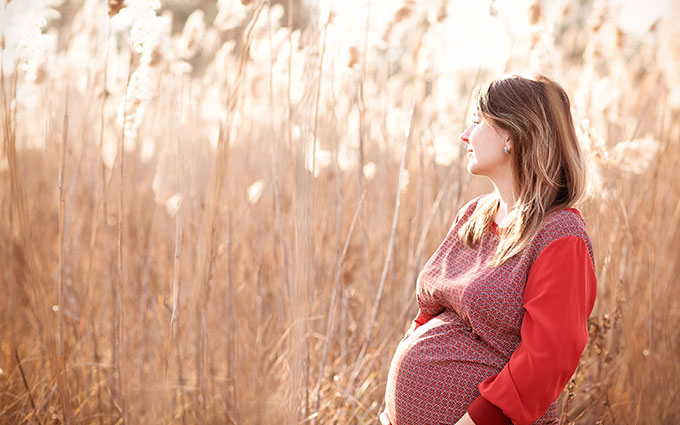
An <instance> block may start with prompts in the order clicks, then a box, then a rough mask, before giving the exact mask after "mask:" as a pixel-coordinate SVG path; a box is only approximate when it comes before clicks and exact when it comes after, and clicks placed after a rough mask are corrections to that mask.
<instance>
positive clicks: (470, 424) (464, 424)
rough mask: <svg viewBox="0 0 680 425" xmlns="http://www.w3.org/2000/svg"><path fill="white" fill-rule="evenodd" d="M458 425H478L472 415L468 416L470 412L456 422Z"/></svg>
mask: <svg viewBox="0 0 680 425" xmlns="http://www.w3.org/2000/svg"><path fill="white" fill-rule="evenodd" d="M456 425H476V424H475V423H474V421H473V420H472V418H471V417H470V415H468V412H465V414H464V415H463V417H462V418H460V419H459V420H458V422H456Z"/></svg>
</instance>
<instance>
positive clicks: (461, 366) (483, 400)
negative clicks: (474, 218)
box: [385, 197, 596, 425]
mask: <svg viewBox="0 0 680 425" xmlns="http://www.w3.org/2000/svg"><path fill="white" fill-rule="evenodd" d="M480 198H481V197H478V198H475V199H473V200H472V201H470V202H469V203H468V204H467V205H466V206H464V207H463V208H462V209H461V210H460V212H459V213H458V215H457V217H456V220H455V222H454V225H453V226H452V227H451V229H450V230H449V232H448V234H447V236H446V238H445V239H444V241H443V242H442V243H441V245H440V246H439V248H438V249H437V250H436V252H435V253H434V254H433V255H432V257H431V258H430V259H429V260H428V262H427V263H426V264H425V266H424V268H423V270H422V271H421V273H420V275H419V276H418V281H417V302H418V306H419V314H418V317H417V318H416V319H415V320H414V324H413V326H412V328H411V330H409V331H408V332H407V333H406V335H405V336H404V337H403V339H402V340H401V342H400V343H399V345H398V347H397V349H396V352H395V354H394V357H393V359H392V363H391V365H390V370H389V374H388V380H387V388H386V393H385V401H386V413H387V416H388V417H389V421H390V422H391V423H392V424H393V425H406V424H419V425H425V424H454V423H455V422H456V421H457V420H458V419H460V418H461V417H462V416H463V415H464V414H465V412H466V411H468V412H469V413H470V416H471V417H472V419H473V420H475V419H477V421H476V423H477V424H478V425H483V424H484V423H491V422H493V423H511V422H512V423H515V424H527V425H528V424H531V423H536V424H557V423H558V420H557V405H556V402H555V400H556V399H557V397H558V396H559V394H560V393H561V391H562V390H563V389H564V387H565V386H566V383H567V382H568V380H569V379H570V377H571V375H572V374H573V372H574V371H575V369H576V366H577V365H578V362H579V359H580V356H581V354H582V353H583V349H584V348H585V343H586V341H587V329H586V321H587V318H588V316H589V315H590V312H591V311H592V308H593V304H594V301H595V293H596V279H595V273H594V262H593V251H592V246H591V242H590V239H589V237H588V235H587V233H586V227H585V223H584V222H583V219H582V218H581V215H580V213H579V212H578V210H576V209H573V208H567V209H563V210H560V211H556V212H553V213H551V214H550V215H548V216H547V217H546V219H545V220H544V222H543V225H542V227H541V228H540V229H539V231H538V232H537V233H536V235H535V237H534V238H533V239H532V240H531V242H530V243H529V245H528V246H527V248H526V249H525V250H524V251H523V252H522V253H521V254H519V255H517V256H515V257H514V258H513V259H511V260H509V261H507V262H506V263H504V264H503V265H501V266H499V267H487V266H485V262H486V260H487V259H488V258H490V257H491V256H492V255H493V253H494V252H495V249H496V247H497V245H498V241H499V237H500V236H499V229H498V228H497V226H495V224H493V225H492V227H491V228H490V229H487V231H486V233H485V236H484V238H483V240H482V242H481V243H480V244H479V245H478V246H477V247H476V248H474V249H470V248H467V247H465V245H464V244H463V242H462V241H460V240H459V239H458V237H457V232H458V230H459V228H460V226H461V225H462V224H463V223H465V222H466V220H467V219H468V218H469V217H470V215H471V214H472V212H473V211H474V209H475V207H476V204H477V202H478V201H479V199H480ZM473 402H474V403H473ZM471 404H473V406H474V409H473V408H472V407H470V405H471ZM490 418H491V419H490ZM493 418H495V422H494V421H493V420H492V419H493ZM478 421H479V422H478Z"/></svg>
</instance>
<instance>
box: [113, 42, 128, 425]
mask: <svg viewBox="0 0 680 425" xmlns="http://www.w3.org/2000/svg"><path fill="white" fill-rule="evenodd" d="M132 59H133V52H132V50H131V51H130V63H129V66H128V76H127V83H126V84H125V95H124V99H123V125H122V126H121V128H120V142H119V144H118V157H119V158H120V166H119V169H118V171H119V174H118V178H119V182H118V255H117V262H116V263H117V264H116V265H117V267H116V272H117V275H116V279H114V280H115V284H114V298H115V303H116V308H115V314H114V320H113V323H114V345H113V359H114V361H113V363H114V367H115V371H116V372H117V375H116V379H115V382H116V391H117V393H118V397H120V404H121V408H122V415H123V418H122V419H123V421H124V422H127V407H126V400H125V393H124V390H123V388H124V386H123V371H122V369H121V363H120V351H121V345H122V344H123V327H122V326H121V324H123V323H124V316H123V314H124V313H123V300H122V295H121V292H122V288H123V213H124V211H123V177H124V165H125V123H126V121H127V90H128V88H129V86H130V76H131V75H132Z"/></svg>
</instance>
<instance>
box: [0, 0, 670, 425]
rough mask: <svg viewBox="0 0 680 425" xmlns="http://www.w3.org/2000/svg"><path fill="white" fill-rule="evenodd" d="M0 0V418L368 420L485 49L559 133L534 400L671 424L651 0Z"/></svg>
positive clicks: (473, 184)
mask: <svg viewBox="0 0 680 425" xmlns="http://www.w3.org/2000/svg"><path fill="white" fill-rule="evenodd" d="M1 3H2V4H1V5H0V23H1V28H2V38H1V40H0V47H1V48H2V56H1V59H2V60H1V63H0V68H1V70H0V92H1V98H0V100H1V102H0V104H1V105H2V108H1V112H2V114H1V118H0V119H1V120H2V121H1V123H0V129H1V134H2V144H1V145H0V254H1V255H0V279H1V285H2V286H0V291H2V292H1V293H2V294H4V295H3V296H2V301H1V302H0V422H1V423H8V424H9V423H12V424H23V423H27V424H28V423H41V424H46V423H65V422H66V423H72V424H80V423H82V424H120V423H144V424H175V423H177V424H180V423H181V424H188V423H220V424H225V423H227V424H228V423H234V424H274V423H276V424H297V423H311V424H317V423H318V424H373V423H376V420H377V415H378V412H379V411H380V409H381V404H382V399H383V395H384V390H385V382H386V377H387V371H388V367H389V362H390V360H391V358H392V354H393V352H394V349H395V347H396V345H397V343H398V342H399V340H400V339H401V337H402V336H403V333H404V331H405V330H406V329H407V328H408V326H409V322H410V320H411V319H412V318H413V317H414V316H415V313H416V311H417V306H416V302H415V280H416V278H417V275H418V272H419V270H420V267H422V265H423V264H424V263H425V262H426V261H427V259H428V258H429V256H430V255H431V254H432V253H433V252H434V250H435V249H436V248H437V246H438V245H439V243H440V242H441V240H442V239H443V238H444V236H445V235H446V233H447V230H448V229H449V226H450V225H451V223H452V220H453V217H454V216H455V214H456V212H457V211H458V209H459V208H460V207H461V206H462V205H463V204H464V203H465V202H467V201H468V200H470V199H471V198H472V197H474V196H476V195H479V194H482V193H485V192H489V191H491V190H492V188H493V187H492V186H491V183H490V182H489V181H488V180H486V179H484V178H480V177H472V176H470V175H468V173H467V172H466V170H465V158H464V155H465V149H464V147H463V144H462V143H460V139H459V134H460V133H461V132H462V131H463V129H464V127H465V126H466V123H467V122H468V120H469V118H470V114H471V100H472V97H471V96H472V91H473V89H474V88H475V87H477V86H478V85H480V84H481V83H483V82H485V81H487V80H488V79H490V78H494V77H497V76H499V75H501V74H503V73H507V72H520V73H527V72H540V73H543V74H546V75H548V76H550V77H552V78H554V79H556V80H558V81H559V82H560V83H561V84H562V85H563V86H564V88H565V89H566V91H567V92H568V93H569V95H570V97H571V100H572V107H573V111H572V112H573V115H574V119H575V122H576V124H577V130H578V134H579V137H580V140H581V142H582V144H583V147H584V149H585V151H586V152H587V154H588V159H589V178H590V193H591V197H590V199H589V200H588V201H587V202H586V203H584V204H583V205H581V206H579V208H580V210H581V211H582V214H583V216H584V218H585V221H586V223H587V226H588V231H589V234H590V237H591V239H592V241H593V246H594V252H595V257H596V272H597V275H598V298H597V302H596V305H595V310H594V311H593V314H592V316H591V318H590V320H589V333H590V339H589V342H588V346H587V348H586V351H585V353H584V355H583V358H582V362H581V364H580V365H579V368H578V369H577V371H576V373H575V375H574V377H573V379H572V380H571V382H570V383H569V385H568V387H567V388H566V389H565V391H564V393H563V394H562V395H561V396H560V399H559V401H560V406H561V408H562V411H563V413H562V423H564V424H595V423H598V424H621V423H626V424H677V423H680V405H679V404H678V403H677V401H678V399H679V397H680V384H679V382H680V308H679V306H680V281H679V279H678V277H677V276H678V275H679V274H680V266H679V264H678V252H679V251H680V235H679V234H678V231H677V229H678V226H679V225H680V183H678V181H679V180H680V175H678V173H677V171H678V168H679V165H680V164H679V163H678V158H680V27H678V25H677V22H678V19H679V18H680V4H678V2H677V1H672V0H667V1H656V0H648V1H641V0H617V1H614V0H612V1H605V0H575V1H565V0H555V1H539V0H533V1H524V0H521V1H512V2H511V1H509V0H506V1H488V0H483V1H478V2H464V1H461V0H448V1H447V0H437V1H427V2H426V1H420V2H417V1H413V0H407V1H396V2H395V1H385V0H363V1H360V0H345V1H337V2H334V1H332V0H327V1H318V2H314V1H311V0H309V1H299V0H298V1H292V0H290V1H264V0H252V1H247V0H241V1H238V0H219V1H217V2H215V1H202V0H201V1H199V0H166V1H158V0H109V1H108V3H107V2H106V1H103V0H83V1H69V0H12V1H9V2H8V1H6V0H3V1H2V2H1Z"/></svg>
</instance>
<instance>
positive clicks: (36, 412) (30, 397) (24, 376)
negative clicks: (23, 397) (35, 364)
mask: <svg viewBox="0 0 680 425" xmlns="http://www.w3.org/2000/svg"><path fill="white" fill-rule="evenodd" d="M14 358H15V359H16V361H17V366H19V372H21V379H22V380H23V382H24V388H26V394H28V401H30V402H31V408H32V409H33V417H34V418H35V420H36V421H38V424H39V425H42V422H40V418H39V417H38V411H37V410H35V403H34V402H33V396H32V395H31V388H30V387H29V386H28V381H26V374H25V373H24V368H23V366H21V359H19V352H18V351H17V349H16V348H14Z"/></svg>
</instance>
